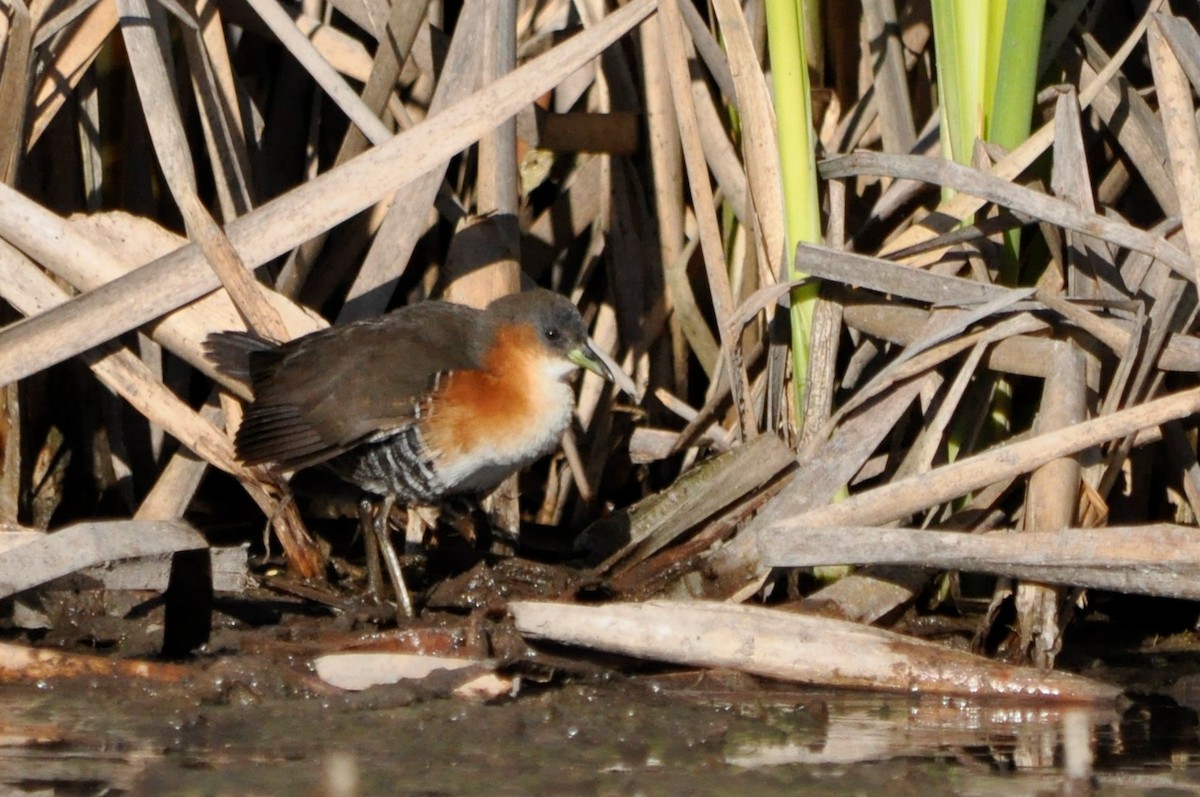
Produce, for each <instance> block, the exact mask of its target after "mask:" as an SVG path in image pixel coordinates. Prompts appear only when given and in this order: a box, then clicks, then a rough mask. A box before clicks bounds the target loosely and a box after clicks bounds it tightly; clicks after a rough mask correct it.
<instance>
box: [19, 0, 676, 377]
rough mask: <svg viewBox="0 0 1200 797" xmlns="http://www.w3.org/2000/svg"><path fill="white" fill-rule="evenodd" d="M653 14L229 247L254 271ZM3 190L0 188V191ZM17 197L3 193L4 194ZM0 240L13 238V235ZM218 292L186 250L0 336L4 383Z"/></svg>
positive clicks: (625, 15) (292, 201) (336, 182)
mask: <svg viewBox="0 0 1200 797" xmlns="http://www.w3.org/2000/svg"><path fill="white" fill-rule="evenodd" d="M653 8H654V2H653V0H634V1H633V2H631V3H629V4H628V5H626V6H623V7H622V8H621V9H619V10H617V11H615V12H613V13H612V14H609V15H608V16H607V17H605V18H604V19H603V20H601V21H600V22H599V23H597V24H596V25H595V26H593V27H591V28H589V29H588V30H586V31H584V32H583V33H581V34H580V35H578V36H575V37H574V38H572V39H569V40H568V41H566V42H564V43H563V44H561V45H559V46H558V47H555V48H554V49H553V50H551V51H550V52H548V53H546V55H544V56H542V57H540V58H537V59H534V60H533V61H530V62H529V63H527V64H524V65H523V66H521V67H520V68H518V69H516V70H514V71H513V72H512V73H510V74H509V75H507V76H505V77H503V78H501V79H500V80H497V81H496V82H495V83H493V84H491V85H489V86H487V87H485V88H483V89H481V90H480V91H478V92H476V93H475V94H473V95H471V96H470V97H468V98H467V99H465V100H463V101H462V102H459V103H456V104H455V105H453V106H452V107H450V108H447V109H446V110H445V111H444V112H443V113H440V114H438V115H437V116H435V117H432V118H430V119H429V120H428V121H427V122H425V123H422V124H420V125H418V126H416V127H414V128H413V129H411V130H409V131H406V132H404V133H401V134H400V135H397V136H395V137H393V138H392V139H391V140H389V141H388V142H387V143H386V144H384V145H382V146H379V147H375V148H374V149H372V150H370V151H369V152H366V153H363V154H362V155H360V156H359V157H357V158H354V159H353V160H351V161H350V162H348V163H346V164H344V165H343V166H340V167H337V168H335V169H331V170H330V171H328V172H325V173H324V174H322V175H320V176H318V177H317V178H315V179H314V180H312V181H310V182H308V183H306V184H304V185H302V186H300V187H298V188H296V189H294V190H293V191H290V192H289V193H287V194H285V195H284V196H281V197H279V198H277V199H275V200H272V201H270V202H267V203H265V204H264V205H262V206H260V207H259V208H257V209H255V210H254V211H251V212H250V213H248V214H246V215H245V216H241V217H239V218H238V219H235V220H234V221H233V222H231V223H230V224H229V225H228V227H227V232H228V234H229V237H230V240H231V241H232V242H233V243H234V246H235V247H236V248H237V249H238V252H239V254H241V255H242V259H243V260H244V261H245V262H246V263H247V264H249V265H251V266H258V265H261V264H262V263H265V262H266V261H268V260H270V259H271V258H273V257H276V256H278V255H280V254H283V253H284V252H287V251H289V250H290V249H292V248H293V247H294V246H296V245H297V244H298V243H300V242H302V241H304V240H307V239H308V238H311V237H312V236H314V235H316V234H318V233H320V232H322V231H324V230H327V229H329V228H330V227H332V226H333V225H335V224H337V223H339V222H341V221H343V220H345V219H347V218H349V217H350V216H352V215H353V214H355V213H357V212H359V211H360V210H363V209H364V208H367V207H370V206H371V205H373V204H375V203H376V202H378V201H379V200H380V199H383V198H384V197H386V196H389V195H391V194H392V193H394V192H395V191H396V190H397V189H398V188H400V187H401V186H402V185H405V184H406V183H408V182H410V181H411V180H413V179H415V178H416V177H417V176H419V175H420V174H423V173H424V172H425V171H428V170H429V169H430V168H432V167H433V166H435V165H436V164H437V163H440V162H441V161H443V160H445V159H446V158H448V157H450V156H451V155H453V154H454V153H456V152H459V151H461V150H462V149H463V148H464V147H466V146H468V145H470V144H471V143H473V142H474V141H475V140H477V138H478V137H479V136H481V135H483V133H485V132H486V131H487V130H488V129H490V127H492V126H494V125H495V124H496V123H497V122H498V121H500V120H503V119H506V118H508V117H509V116H512V115H513V114H515V113H516V112H517V111H518V110H520V109H521V108H522V107H524V106H525V105H526V104H528V103H529V102H531V101H532V100H533V99H534V98H536V97H539V96H541V95H542V94H544V93H545V92H546V91H548V90H549V89H551V88H553V87H554V85H555V84H556V83H557V82H558V81H559V80H561V79H562V78H563V77H564V76H565V75H569V74H571V73H572V72H574V71H575V70H576V69H578V68H579V67H580V66H582V65H584V64H586V63H587V62H588V61H590V60H591V59H592V58H594V57H595V56H596V55H597V54H598V53H600V52H602V51H603V50H604V49H605V48H606V47H608V46H609V45H610V44H612V43H613V42H614V41H616V40H617V39H619V38H620V37H621V36H623V35H625V34H626V33H627V32H628V31H629V30H630V29H632V28H633V27H634V26H636V25H638V24H639V23H640V22H641V21H642V20H643V19H644V18H645V17H646V16H647V15H648V14H650V13H651V12H652V11H653ZM4 191H5V189H3V187H0V193H2V192H4ZM14 193H15V192H12V191H11V190H8V192H7V195H11V194H14ZM18 196H19V195H18ZM25 203H26V206H25V210H24V212H18V214H17V218H15V219H14V218H13V217H12V215H10V214H9V213H7V212H6V213H0V217H6V218H9V219H12V220H13V221H14V222H16V223H15V224H14V225H13V228H14V229H19V228H21V227H22V226H23V222H25V221H26V220H28V217H29V213H28V210H29V208H28V206H29V205H32V204H33V203H30V202H28V200H25ZM35 207H36V206H35ZM39 210H40V209H39ZM43 212H44V211H43ZM4 235H5V237H8V236H9V229H6V230H5V232H4ZM34 237H35V238H38V237H40V236H36V235H35V236H34ZM10 240H11V238H10ZM217 286H218V280H217V279H216V276H215V275H213V274H211V272H210V270H209V269H208V267H207V265H206V263H205V262H204V259H203V257H202V256H201V254H200V252H199V249H198V248H197V247H195V246H194V245H190V246H187V247H183V248H181V249H179V250H177V251H176V252H174V253H172V254H170V255H167V256H166V257H163V258H160V259H158V260H157V261H155V262H154V263H151V264H149V265H147V266H144V267H142V268H140V269H138V270H137V271H135V272H133V273H132V274H130V275H128V276H126V277H124V278H122V279H119V280H116V281H114V282H110V283H108V284H106V285H104V286H103V287H101V288H98V289H96V290H93V291H90V292H89V293H86V294H84V295H83V296H80V297H78V298H76V299H73V300H72V301H71V302H69V303H67V304H66V305H64V306H63V307H59V308H55V309H54V310H51V311H49V312H47V313H44V314H42V315H40V316H38V317H36V318H31V319H27V320H25V321H23V322H20V323H18V324H15V325H12V326H10V327H7V328H5V329H4V330H3V331H0V384H6V383H8V382H11V381H13V380H16V379H20V378H22V377H24V376H28V375H29V374H32V373H37V372H38V371H41V370H42V369H44V368H46V367H48V366H49V365H52V364H54V363H57V362H61V361H62V360H64V359H66V358H68V357H72V356H74V355H76V354H79V353H80V352H81V351H84V350H86V349H87V348H89V347H90V346H93V345H95V342H96V341H98V340H108V339H110V338H112V337H115V336H117V335H119V334H121V333H123V332H127V331H129V330H130V329H134V328H136V327H138V326H140V325H142V324H145V323H147V322H148V321H151V320H153V319H155V318H158V317H159V316H161V315H163V314H164V313H168V312H170V311H171V310H174V309H176V308H178V307H181V306H183V305H185V304H187V303H188V302H191V301H194V300H195V299H197V298H199V297H201V296H204V295H205V294H207V293H209V292H211V291H213V290H215V289H216V288H217Z"/></svg>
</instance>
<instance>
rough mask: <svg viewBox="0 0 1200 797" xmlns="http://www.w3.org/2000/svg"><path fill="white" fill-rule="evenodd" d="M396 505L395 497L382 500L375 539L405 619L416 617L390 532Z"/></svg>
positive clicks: (391, 496) (376, 515)
mask: <svg viewBox="0 0 1200 797" xmlns="http://www.w3.org/2000/svg"><path fill="white" fill-rule="evenodd" d="M395 504H396V496H394V495H385V496H384V497H383V498H382V499H381V500H380V502H379V507H378V510H377V512H376V514H375V537H376V539H377V540H378V541H379V551H380V553H382V554H383V563H384V565H386V566H387V571H388V575H389V576H391V579H392V586H393V587H395V589H396V600H397V601H398V602H399V603H400V608H401V610H403V612H404V616H405V617H415V616H416V614H415V612H413V605H412V598H411V597H409V595H408V587H407V586H405V584H404V573H402V572H401V571H400V557H399V556H397V555H396V549H395V548H393V547H392V538H391V533H390V532H389V530H388V520H389V518H390V517H391V514H392V507H393V506H394V505H395Z"/></svg>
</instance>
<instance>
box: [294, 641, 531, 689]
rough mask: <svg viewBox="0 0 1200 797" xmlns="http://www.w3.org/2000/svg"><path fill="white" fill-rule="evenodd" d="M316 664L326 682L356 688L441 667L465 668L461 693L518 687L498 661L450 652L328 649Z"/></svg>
mask: <svg viewBox="0 0 1200 797" xmlns="http://www.w3.org/2000/svg"><path fill="white" fill-rule="evenodd" d="M313 667H314V669H316V671H317V677H319V678H320V679H321V680H322V681H325V683H327V684H329V685H331V686H336V687H337V688H338V689H346V690H348V691H356V692H357V691H361V690H363V689H368V688H370V687H372V686H380V685H384V684H394V683H399V682H400V681H419V680H423V679H425V678H428V677H429V676H430V675H432V674H433V673H435V672H437V671H439V670H443V671H447V672H456V673H457V672H459V671H461V682H460V683H459V684H458V685H457V686H455V687H454V690H453V694H454V695H455V696H457V697H475V698H486V699H496V698H499V697H503V696H505V695H511V694H512V693H513V690H514V688H515V685H514V681H513V679H512V678H510V677H507V676H501V675H498V674H497V673H496V672H495V667H496V664H495V662H489V661H481V660H477V659H462V658H452V657H450V656H423V655H419V654H415V653H382V652H370V653H327V654H325V655H324V656H318V657H317V658H316V659H314V660H313Z"/></svg>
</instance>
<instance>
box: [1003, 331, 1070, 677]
mask: <svg viewBox="0 0 1200 797" xmlns="http://www.w3.org/2000/svg"><path fill="white" fill-rule="evenodd" d="M1086 370H1087V363H1086V360H1085V359H1084V355H1083V352H1081V351H1080V350H1079V349H1076V348H1075V347H1074V346H1071V345H1070V344H1064V345H1062V346H1060V347H1059V349H1058V352H1057V354H1056V356H1055V358H1054V362H1053V366H1052V368H1051V369H1050V374H1049V375H1048V376H1047V377H1046V381H1045V384H1044V386H1043V388H1042V401H1041V406H1040V408H1039V410H1038V416H1037V419H1036V420H1035V421H1034V424H1033V431H1034V434H1047V433H1050V432H1054V431H1056V430H1058V429H1065V428H1068V427H1070V426H1073V425H1075V424H1077V423H1079V422H1080V421H1082V420H1083V419H1084V418H1086V417H1087V374H1086ZM1082 487H1083V481H1082V471H1081V468H1080V465H1079V460H1078V459H1077V458H1076V457H1061V458H1059V459H1053V460H1050V461H1049V462H1047V463H1046V464H1045V465H1042V466H1041V467H1039V468H1037V469H1036V470H1034V471H1033V472H1032V473H1031V474H1030V475H1029V489H1028V490H1027V491H1026V493H1025V519H1024V523H1025V526H1026V527H1027V528H1033V529H1044V530H1046V531H1058V530H1059V529H1063V528H1067V527H1069V526H1071V525H1073V524H1074V523H1075V511H1076V508H1077V507H1078V506H1079V494H1080V490H1081V489H1082ZM1060 600H1061V594H1060V591H1059V590H1057V589H1055V588H1054V587H1051V586H1048V585H1046V584H1038V583H1030V582H1029V581H1028V580H1022V581H1021V583H1019V584H1017V592H1016V606H1017V623H1016V625H1017V634H1018V636H1019V638H1020V643H1019V644H1020V650H1021V652H1022V654H1023V655H1025V656H1027V657H1028V658H1029V661H1031V662H1032V663H1033V665H1034V666H1036V667H1040V668H1042V669H1047V670H1048V669H1050V668H1051V667H1053V666H1054V659H1055V657H1056V656H1057V655H1058V653H1059V651H1060V650H1062V627H1061V624H1060V623H1059V602H1060Z"/></svg>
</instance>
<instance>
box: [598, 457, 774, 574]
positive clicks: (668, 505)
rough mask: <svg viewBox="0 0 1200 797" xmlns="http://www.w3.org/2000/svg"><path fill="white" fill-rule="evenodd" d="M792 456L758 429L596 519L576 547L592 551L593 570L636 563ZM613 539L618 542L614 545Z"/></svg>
mask: <svg viewBox="0 0 1200 797" xmlns="http://www.w3.org/2000/svg"><path fill="white" fill-rule="evenodd" d="M793 460H794V454H793V453H792V450H791V449H789V448H788V447H787V446H786V445H784V444H783V442H782V441H781V440H779V438H777V437H775V436H774V435H772V434H762V435H759V436H758V437H756V438H754V439H753V440H750V441H748V442H746V443H744V444H742V445H741V446H739V447H738V448H735V449H734V450H733V451H730V452H728V453H726V454H721V455H720V456H717V457H713V458H712V459H710V460H707V461H706V462H703V463H701V464H699V465H697V466H696V467H694V468H692V469H691V470H689V471H687V472H686V473H684V474H683V475H682V476H680V477H679V478H678V479H677V480H676V481H675V483H674V484H672V485H671V486H670V487H668V488H667V489H666V490H664V491H662V492H661V493H656V494H655V495H652V496H649V497H647V498H644V499H642V500H641V501H639V502H637V503H636V504H634V505H633V506H631V507H629V508H628V509H625V510H623V511H621V512H618V513H617V514H615V515H613V516H612V517H607V518H603V519H601V520H598V521H596V523H594V524H592V526H591V527H589V528H588V529H587V530H586V531H585V532H584V533H583V534H582V535H581V536H580V538H579V539H578V540H577V542H576V547H577V549H578V550H581V551H590V552H592V553H591V557H592V560H593V561H599V562H600V563H599V564H597V565H596V571H597V572H599V573H609V572H612V571H613V570H615V569H617V568H619V567H626V566H628V565H630V564H632V563H636V562H637V561H640V560H642V559H645V558H646V557H648V556H650V555H651V554H653V553H655V552H656V551H658V550H661V549H662V548H663V547H665V546H666V545H668V544H669V543H670V542H671V541H672V540H674V539H675V538H676V537H678V536H679V535H680V534H683V533H684V532H686V531H687V530H688V529H690V528H692V527H694V526H695V525H696V524H698V523H700V522H701V521H703V520H705V519H707V518H709V517H711V516H712V515H714V514H716V513H717V512H719V511H721V510H722V509H724V508H726V507H728V506H730V505H732V504H735V503H737V502H738V501H740V500H741V499H742V498H743V497H744V496H746V494H748V493H749V492H751V491H752V490H755V489H758V488H760V487H761V486H762V485H764V484H766V483H767V482H769V481H771V480H772V479H774V478H775V477H776V476H778V475H779V474H780V473H781V472H782V471H783V470H784V469H785V468H786V467H787V466H788V465H790V464H791V463H792V462H793ZM614 543H616V544H620V547H619V548H617V549H616V550H614V547H615V545H614ZM600 557H603V559H602V560H601V559H600Z"/></svg>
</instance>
